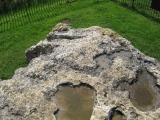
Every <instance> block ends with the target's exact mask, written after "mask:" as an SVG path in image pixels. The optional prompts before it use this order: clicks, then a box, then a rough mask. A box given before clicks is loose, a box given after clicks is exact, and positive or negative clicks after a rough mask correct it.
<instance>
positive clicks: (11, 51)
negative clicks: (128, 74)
mask: <svg viewBox="0 0 160 120" xmlns="http://www.w3.org/2000/svg"><path fill="white" fill-rule="evenodd" d="M44 7H45V6H44ZM43 12H48V14H49V15H48V17H47V18H44V19H42V20H41V21H37V22H34V23H30V24H26V25H25V26H21V27H19V28H16V29H14V30H9V31H5V32H3V33H0V78H3V79H8V78H11V77H12V75H13V73H14V70H16V69H17V68H19V67H25V66H27V62H26V60H25V50H26V49H27V48H29V47H30V46H32V45H34V44H36V43H37V42H39V41H40V40H43V39H45V36H46V35H47V33H49V31H51V29H52V27H53V26H55V25H56V24H57V23H58V22H61V21H63V20H70V22H71V26H72V27H74V28H80V27H81V28H84V27H90V26H101V27H108V28H111V29H113V30H115V31H116V32H118V33H119V34H120V35H121V36H123V37H125V38H126V39H128V40H129V41H131V43H132V44H133V45H134V46H135V47H136V48H138V49H140V50H141V51H142V52H143V53H145V54H146V55H149V56H151V57H154V58H156V59H157V60H159V61H160V52H159V51H160V47H159V46H160V42H159V39H160V34H159V31H160V24H159V22H155V21H153V20H152V19H151V18H149V19H148V18H146V17H144V16H142V15H141V14H137V12H135V11H133V10H130V9H127V8H124V7H122V6H119V5H118V4H116V3H114V2H111V1H109V0H108V1H107V0H77V1H76V2H73V3H70V4H67V5H65V4H64V5H60V6H55V7H54V9H53V10H50V11H48V10H47V9H43ZM57 12H58V13H59V14H57ZM55 14H57V15H58V16H56V17H54V16H55ZM32 17H34V16H31V19H32Z"/></svg>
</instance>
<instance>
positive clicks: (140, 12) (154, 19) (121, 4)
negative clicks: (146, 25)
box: [111, 0, 160, 23]
mask: <svg viewBox="0 0 160 120" xmlns="http://www.w3.org/2000/svg"><path fill="white" fill-rule="evenodd" d="M111 1H112V2H115V3H116V4H118V5H120V6H122V7H125V8H127V9H129V10H131V11H133V12H136V13H137V14H140V15H143V16H145V17H146V18H148V19H150V20H152V21H154V22H157V23H160V18H159V19H158V18H155V17H153V16H151V15H149V14H147V13H145V12H142V11H139V10H137V9H136V8H135V7H133V6H131V5H129V4H127V3H122V2H118V1H117V0H111ZM159 14H160V13H159Z"/></svg>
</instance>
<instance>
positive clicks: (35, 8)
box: [0, 0, 74, 32]
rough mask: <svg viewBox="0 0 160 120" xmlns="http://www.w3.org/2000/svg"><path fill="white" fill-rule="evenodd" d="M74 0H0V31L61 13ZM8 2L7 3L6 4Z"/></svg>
mask: <svg viewBox="0 0 160 120" xmlns="http://www.w3.org/2000/svg"><path fill="white" fill-rule="evenodd" d="M73 1H74V0H0V32H3V31H5V30H9V29H12V28H16V27H18V26H21V25H24V24H27V23H30V22H34V21H40V20H42V19H44V18H47V17H51V16H52V17H53V16H56V15H58V14H61V13H62V12H61V11H65V10H62V9H61V8H60V7H61V6H60V5H68V4H69V3H70V2H73ZM8 3H9V4H8Z"/></svg>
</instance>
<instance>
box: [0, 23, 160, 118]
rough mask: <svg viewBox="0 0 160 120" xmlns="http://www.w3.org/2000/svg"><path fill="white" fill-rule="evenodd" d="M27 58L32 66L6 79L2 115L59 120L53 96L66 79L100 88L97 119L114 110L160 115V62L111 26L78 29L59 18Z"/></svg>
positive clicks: (0, 92) (0, 96)
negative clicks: (109, 27)
mask: <svg viewBox="0 0 160 120" xmlns="http://www.w3.org/2000/svg"><path fill="white" fill-rule="evenodd" d="M49 36H50V37H49ZM26 59H27V61H28V62H29V64H28V66H27V67H25V68H19V69H17V70H16V71H15V74H14V76H13V77H12V79H10V80H4V81H0V119H1V120H7V119H12V120H56V117H55V113H57V112H58V106H57V105H56V104H55V103H54V102H53V101H52V98H54V96H55V93H56V91H57V89H58V88H57V86H59V85H61V84H66V83H67V84H68V85H73V86H77V85H80V84H82V83H84V84H87V85H89V86H91V87H92V88H93V89H94V90H95V92H96V95H95V96H94V106H93V112H92V116H91V118H90V119H91V120H104V119H107V118H109V119H112V117H114V115H120V117H123V119H124V120H125V119H126V120H144V119H147V120H155V119H156V120H158V119H160V115H159V113H160V108H159V105H160V102H159V101H160V89H159V86H160V64H159V62H158V61H157V60H156V59H154V58H151V57H149V56H146V55H144V54H143V53H142V52H140V51H139V50H138V49H136V48H135V47H134V46H132V44H131V43H130V42H129V41H128V40H126V39H125V38H123V37H121V36H120V35H118V34H117V33H116V32H115V31H113V30H111V29H108V28H102V27H98V26H93V27H89V28H80V29H73V28H71V27H69V26H68V25H66V24H65V23H59V24H58V25H56V26H55V27H54V28H53V30H52V31H51V32H50V33H49V35H48V36H47V38H46V39H45V40H43V41H40V42H39V43H38V44H37V45H34V46H32V47H30V48H29V49H28V50H27V51H26ZM142 86H143V87H142ZM137 90H144V94H143V92H138V93H137ZM147 93H148V94H147ZM141 95H142V96H144V97H141ZM148 97H150V98H149V99H148ZM145 98H147V99H146V100H144V101H143V100H142V99H145ZM151 101H153V102H151ZM142 102H145V105H146V107H145V106H143V105H142V104H141V103H142ZM141 105H142V106H141ZM113 108H116V109H115V110H113ZM112 111H113V112H112ZM111 113H113V115H111ZM119 113H120V114H119Z"/></svg>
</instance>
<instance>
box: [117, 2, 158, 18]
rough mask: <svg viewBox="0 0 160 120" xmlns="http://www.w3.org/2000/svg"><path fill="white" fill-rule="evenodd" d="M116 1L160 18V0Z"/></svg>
mask: <svg viewBox="0 0 160 120" xmlns="http://www.w3.org/2000/svg"><path fill="white" fill-rule="evenodd" d="M114 1H118V2H121V3H124V4H126V5H128V6H131V7H133V8H134V9H136V10H138V11H140V12H142V13H144V14H146V15H149V16H151V17H154V18H156V19H160V0H114Z"/></svg>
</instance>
